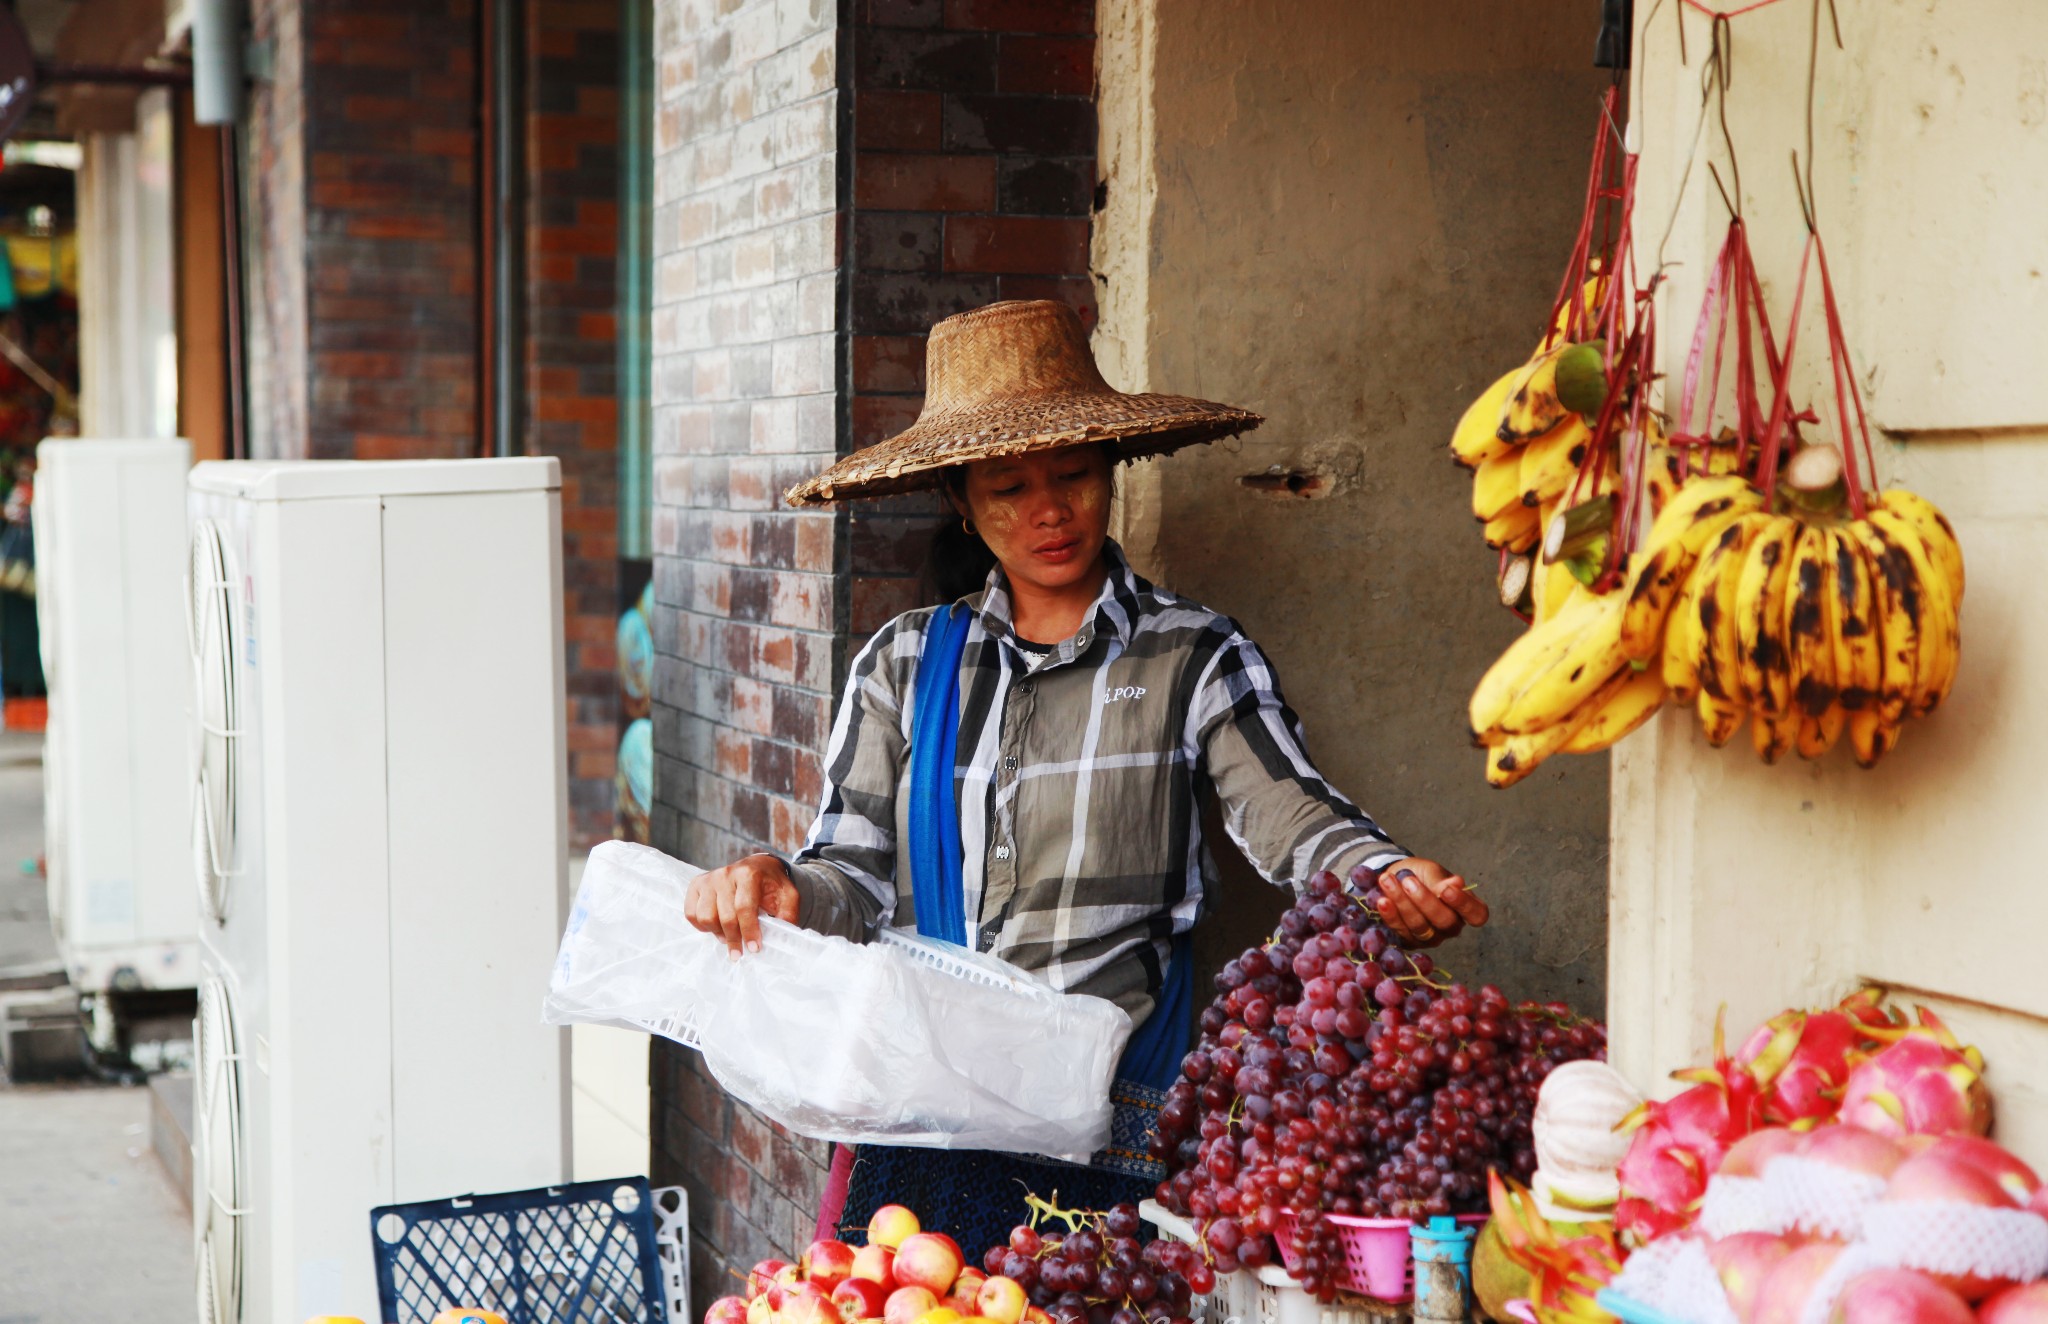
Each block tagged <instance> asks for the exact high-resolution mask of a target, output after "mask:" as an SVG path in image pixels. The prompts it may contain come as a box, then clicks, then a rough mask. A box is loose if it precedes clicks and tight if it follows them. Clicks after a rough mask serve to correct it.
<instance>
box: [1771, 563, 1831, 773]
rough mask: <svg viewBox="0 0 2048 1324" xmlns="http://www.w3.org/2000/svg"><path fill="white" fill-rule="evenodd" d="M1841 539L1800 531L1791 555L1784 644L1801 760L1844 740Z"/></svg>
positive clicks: (1826, 750)
mask: <svg viewBox="0 0 2048 1324" xmlns="http://www.w3.org/2000/svg"><path fill="white" fill-rule="evenodd" d="M1840 541H1841V535H1840V534H1838V533H1837V532H1835V531H1834V530H1833V529H1804V530H1802V531H1801V532H1800V534H1799V546H1798V549H1797V550H1796V551H1794V552H1793V554H1792V583H1791V586H1790V589H1789V591H1788V592H1787V593H1786V595H1785V597H1786V607H1785V638H1786V641H1787V643H1786V647H1787V650H1788V652H1789V654H1790V656H1789V659H1788V662H1789V666H1790V668H1791V674H1792V709H1793V711H1794V713H1796V714H1797V716H1798V719H1799V732H1798V738H1797V742H1796V747H1797V748H1798V750H1799V757H1801V758H1805V759H1817V758H1819V757H1820V756H1821V755H1823V754H1825V753H1827V752H1828V750H1830V749H1832V748H1833V747H1834V744H1835V741H1836V740H1837V739H1838V738H1839V737H1840V736H1841V734H1842V722H1843V714H1842V709H1841V707H1840V705H1838V704H1837V703H1836V702H1835V696H1836V681H1835V640H1834V633H1835V631H1834V626H1835V612H1834V610H1833V607H1834V603H1835V600H1836V595H1835V557H1834V551H1835V546H1836V544H1837V543H1839V542H1840Z"/></svg>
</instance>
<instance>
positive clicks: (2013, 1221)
mask: <svg viewBox="0 0 2048 1324" xmlns="http://www.w3.org/2000/svg"><path fill="white" fill-rule="evenodd" d="M1863 1242H1864V1244H1865V1245H1867V1246H1869V1247H1870V1249H1871V1250H1872V1251H1873V1252H1874V1253H1876V1254H1877V1255H1878V1256H1880V1257H1882V1258H1883V1259H1884V1260H1885V1262H1886V1263H1888V1264H1893V1265H1897V1266H1899V1267H1901V1268H1906V1269H1920V1270H1924V1271H1926V1272H1928V1273H1939V1274H1956V1275H1974V1276H1976V1277H1980V1278H1996V1279H2000V1280H2004V1281H2009V1282H2018V1283H2026V1282H2032V1281H2033V1280H2034V1279H2036V1278H2040V1277H2043V1276H2044V1275H2048V1221H2043V1220H2042V1218H2041V1217H2040V1215H2038V1214H2032V1213H2029V1212H2027V1211H2026V1210H2024V1209H1987V1208H1984V1207H1983V1206H1981V1205H1972V1204H1956V1203H1954V1202H1950V1201H1940V1202H1936V1201H1919V1200H1904V1201H1899V1202H1896V1203H1893V1202H1881V1203H1878V1204H1874V1205H1872V1206H1870V1208H1868V1209H1866V1210H1864V1212H1863Z"/></svg>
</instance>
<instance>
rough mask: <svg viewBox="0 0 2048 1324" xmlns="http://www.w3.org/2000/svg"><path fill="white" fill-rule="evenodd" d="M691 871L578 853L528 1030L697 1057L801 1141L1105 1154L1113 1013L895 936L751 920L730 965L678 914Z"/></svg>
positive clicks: (1120, 1031)
mask: <svg viewBox="0 0 2048 1324" xmlns="http://www.w3.org/2000/svg"><path fill="white" fill-rule="evenodd" d="M699 872H701V871H700V870H697V869H693V868H691V867H690V866H689V865H686V864H683V863H682V862H681V861H678V860H673V859H670V858H669V857H668V856H666V855H663V854H662V853H661V852H659V851H656V850H653V849H651V848H649V847H646V846H637V845H633V844H630V843H626V842H606V843H605V844H603V845H601V846H599V847H597V849H595V850H593V851H592V852H591V853H590V862H589V864H588V865H587V866H586V868H585V870H584V874H583V884H582V887H581V889H580V890H579V891H578V893H577V896H576V904H575V907H574V909H573V910H572V911H571V913H570V916H569V923H568V926H567V928H566V930H565V931H564V933H563V935H562V947H561V952H560V954H559V955H558V956H557V958H556V960H555V969H554V975H553V978H552V979H551V981H550V985H549V990H548V996H547V999H546V1001H545V1003H544V1004H543V1010H542V1017H543V1019H544V1020H546V1021H547V1022H548V1023H550V1024H554V1025H566V1024H570V1023H574V1022H589V1023H596V1024H605V1025H619V1026H627V1027H631V1028H636V1029H642V1030H648V1031H651V1032H653V1033H655V1034H660V1035H664V1036H666V1037H668V1038H671V1039H675V1040H678V1041H679V1042H682V1043H687V1044H690V1045H692V1046H693V1047H699V1048H701V1049H702V1050H703V1052H704V1061H705V1065H706V1066H707V1067H709V1068H710V1070H711V1073H712V1075H713V1076H715V1077H716V1078H717V1080H718V1082H719V1083H720V1084H721V1085H723V1086H724V1087H725V1088H726V1089H727V1090H728V1091H729V1092H731V1093H732V1094H733V1096H734V1097H736V1098H738V1099H740V1100H742V1101H744V1102H745V1103H747V1104H749V1105H751V1106H753V1107H754V1108H755V1109H757V1110H759V1111H760V1112H762V1113H764V1114H765V1115H767V1116H768V1117H770V1118H772V1119H773V1120H775V1121H777V1122H779V1123H781V1124H782V1125H784V1126H786V1127H788V1128H789V1129H790V1130H792V1131H795V1132H797V1133H798V1134H800V1135H806V1136H810V1137H812V1138H814V1139H819V1140H837V1141H845V1142H850V1143H860V1142H863V1141H868V1142H877V1143H887V1144H898V1145H923V1146H928V1147H933V1148H947V1149H955V1148H957V1149H997V1150H1005V1151H1008V1152H1012V1153H1023V1154H1044V1155H1049V1156H1051V1157H1054V1158H1061V1159H1066V1160H1069V1161H1071V1162H1076V1163H1085V1162H1087V1161H1088V1158H1089V1156H1090V1155H1092V1154H1093V1153H1094V1152H1095V1151H1096V1150H1098V1149H1100V1148H1101V1147H1102V1146H1103V1145H1104V1144H1105V1143H1106V1142H1107V1141H1108V1139H1109V1131H1110V1116H1111V1107H1110V1102H1109V1087H1110V1081H1111V1078H1112V1077H1113V1076H1114V1074H1115V1071H1116V1064H1117V1060H1118V1058H1119V1057H1120V1056H1121V1055H1122V1053H1123V1048H1124V1042H1125V1040H1127V1039H1128V1038H1129V1037H1130V1033H1131V1021H1130V1017H1129V1016H1128V1015H1126V1014H1125V1013H1124V1011H1123V1010H1122V1009H1121V1008H1119V1007H1118V1006H1116V1004H1114V1003H1112V1002H1108V1001H1105V1000H1103V999H1101V998H1093V997H1087V996H1084V995H1080V994H1065V993H1061V992H1059V991H1058V990H1056V989H1054V988H1052V987H1051V986H1050V985H1048V984H1046V983H1044V982H1043V981H1042V980H1039V979H1036V978H1033V977H1032V976H1031V975H1028V974H1026V973H1025V972H1024V971H1021V970H1018V969H1016V968H1015V967H1013V966H1010V965H1007V964H1005V963H1003V962H1001V961H996V960H994V959H992V958H989V957H986V956H983V955H980V954H978V953H974V952H969V951H964V950H962V949H960V948H955V947H951V946H942V945H940V944H935V943H928V942H925V941H924V940H922V939H919V938H916V937H913V936H910V935H905V934H900V933H895V932H888V933H885V934H884V935H883V940H882V941H879V942H874V943H869V944H865V945H862V944H857V943H851V942H847V941H846V940H845V939H843V938H831V937H826V936H824V935H822V934H817V933H811V932H808V931H806V930H803V929H799V928H796V927H794V926H792V925H788V924H783V923H780V922H778V921H775V920H770V919H764V920H763V921H762V922H761V950H760V951H759V952H756V953H752V954H750V955H748V956H746V957H743V958H742V959H740V960H738V961H733V960H730V959H729V958H728V956H727V953H726V947H725V944H724V942H723V941H721V940H720V939H717V938H714V937H712V936H711V935H709V934H705V933H700V932H698V931H697V930H696V929H694V928H692V927H691V926H690V923H689V921H688V919H687V918H686V917H685V916H684V913H683V895H684V891H685V889H686V888H687V886H688V883H689V880H690V879H691V878H693V877H695V876H696V875H697V874H698V873H699Z"/></svg>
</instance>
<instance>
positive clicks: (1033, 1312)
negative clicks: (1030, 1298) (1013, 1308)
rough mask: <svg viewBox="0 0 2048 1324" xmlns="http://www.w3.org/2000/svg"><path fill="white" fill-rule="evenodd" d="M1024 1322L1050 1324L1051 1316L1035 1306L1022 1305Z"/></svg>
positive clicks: (1025, 1323) (1027, 1323)
mask: <svg viewBox="0 0 2048 1324" xmlns="http://www.w3.org/2000/svg"><path fill="white" fill-rule="evenodd" d="M1024 1324H1052V1316H1051V1315H1048V1314H1046V1313H1045V1311H1043V1310H1041V1309H1040V1308H1038V1307H1037V1306H1026V1307H1024Z"/></svg>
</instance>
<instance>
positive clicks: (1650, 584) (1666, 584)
mask: <svg viewBox="0 0 2048 1324" xmlns="http://www.w3.org/2000/svg"><path fill="white" fill-rule="evenodd" d="M1762 505H1763V495H1762V494H1761V493H1759V492H1758V491H1757V490H1756V489H1755V488H1753V487H1751V486H1749V484H1747V483H1742V484H1740V485H1739V487H1736V488H1734V489H1731V490H1729V491H1728V492H1727V493H1726V494H1725V495H1720V496H1709V497H1707V498H1706V499H1705V500H1702V501H1684V500H1683V499H1682V498H1681V500H1680V501H1674V502H1673V503H1672V504H1670V505H1668V506H1666V507H1665V512H1666V514H1665V515H1660V516H1658V517H1657V522H1656V524H1655V525H1653V526H1651V529H1650V537H1651V546H1652V548H1653V550H1651V551H1650V553H1649V556H1648V558H1647V559H1646V560H1645V561H1644V562H1643V564H1642V565H1641V567H1640V568H1639V572H1638V573H1635V574H1633V575H1632V576H1631V578H1630V580H1629V583H1628V586H1627V606H1626V607H1624V608H1623V610H1622V616H1621V648H1622V652H1623V653H1624V654H1626V655H1627V656H1628V658H1629V660H1630V661H1634V662H1641V661H1646V660H1648V659H1649V658H1652V657H1655V656H1656V655H1657V650H1658V649H1659V647H1661V646H1662V643H1663V639H1664V620H1665V617H1666V616H1667V615H1668V614H1669V613H1670V610H1671V604H1672V602H1673V601H1674V600H1675V599H1676V598H1677V596H1678V592H1679V590H1680V588H1681V587H1683V585H1684V583H1685V580H1686V576H1687V575H1689V574H1691V573H1692V566H1693V562H1694V561H1695V560H1696V559H1698V557H1699V554H1700V551H1701V550H1702V549H1703V548H1705V547H1706V546H1707V544H1708V543H1709V542H1711V541H1712V540H1713V539H1715V538H1717V537H1719V536H1720V534H1721V532H1722V531H1723V530H1725V529H1726V528H1727V527H1728V526H1729V525H1731V524H1733V523H1735V521H1737V520H1739V519H1741V518H1742V517H1743V516H1744V515H1746V514H1748V513H1749V512H1750V511H1752V510H1755V509H1757V508H1759V507H1760V506H1762ZM1667 516H1668V517H1671V522H1670V524H1669V525H1668V526H1667V524H1666V519H1667ZM1660 531H1661V532H1662V533H1663V534H1664V537H1663V539H1662V540H1661V541H1658V539H1657V535H1658V533H1659V532H1660Z"/></svg>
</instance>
